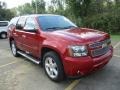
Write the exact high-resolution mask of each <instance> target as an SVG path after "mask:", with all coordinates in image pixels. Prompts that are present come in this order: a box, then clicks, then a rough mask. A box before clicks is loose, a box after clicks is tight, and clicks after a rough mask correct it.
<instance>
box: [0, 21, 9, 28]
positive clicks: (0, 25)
mask: <svg viewBox="0 0 120 90" xmlns="http://www.w3.org/2000/svg"><path fill="white" fill-rule="evenodd" d="M5 26H8V22H0V27H5Z"/></svg>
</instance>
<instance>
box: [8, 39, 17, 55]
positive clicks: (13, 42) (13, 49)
mask: <svg viewBox="0 0 120 90" xmlns="http://www.w3.org/2000/svg"><path fill="white" fill-rule="evenodd" d="M10 44H11V45H10V47H11V51H12V54H13V55H14V56H15V57H17V56H18V53H17V51H18V49H17V47H16V44H15V41H11V43H10Z"/></svg>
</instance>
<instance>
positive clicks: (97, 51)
mask: <svg viewBox="0 0 120 90" xmlns="http://www.w3.org/2000/svg"><path fill="white" fill-rule="evenodd" d="M110 43H111V40H110V39H106V40H104V41H100V42H95V43H93V44H90V45H89V47H90V48H91V49H93V50H91V55H92V57H96V56H100V55H104V54H106V53H107V52H108V51H109V44H110Z"/></svg>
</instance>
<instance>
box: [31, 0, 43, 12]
mask: <svg viewBox="0 0 120 90" xmlns="http://www.w3.org/2000/svg"><path fill="white" fill-rule="evenodd" d="M36 4H37V13H45V1H44V0H35V1H33V0H32V7H33V9H34V12H35V10H36Z"/></svg>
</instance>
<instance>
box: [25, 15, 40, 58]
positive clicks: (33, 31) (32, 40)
mask: <svg viewBox="0 0 120 90" xmlns="http://www.w3.org/2000/svg"><path fill="white" fill-rule="evenodd" d="M37 30H38V28H37V24H36V22H35V19H34V18H33V17H28V18H27V20H26V24H25V26H24V34H23V47H24V50H25V51H26V53H28V54H31V55H33V56H34V57H39V46H40V43H39V33H38V31H37Z"/></svg>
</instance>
